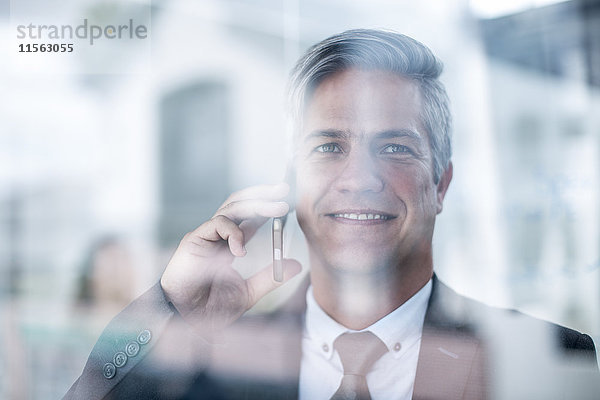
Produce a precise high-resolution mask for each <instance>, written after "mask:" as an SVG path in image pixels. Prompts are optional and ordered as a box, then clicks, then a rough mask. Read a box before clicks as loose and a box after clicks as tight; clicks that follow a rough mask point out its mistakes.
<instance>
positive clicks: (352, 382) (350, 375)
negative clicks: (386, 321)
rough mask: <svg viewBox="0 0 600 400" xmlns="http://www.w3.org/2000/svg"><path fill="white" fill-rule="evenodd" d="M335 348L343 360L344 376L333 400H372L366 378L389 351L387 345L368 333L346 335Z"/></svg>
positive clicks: (335, 343) (334, 344)
mask: <svg viewBox="0 0 600 400" xmlns="http://www.w3.org/2000/svg"><path fill="white" fill-rule="evenodd" d="M333 347H334V348H335V349H336V350H337V352H338V354H339V355H340V359H341V360H342V366H343V367H344V376H343V377H342V382H341V383H340V387H339V388H338V390H337V391H336V392H335V393H334V395H333V397H331V400H370V399H371V395H370V394H369V388H368V387H367V380H366V378H365V376H366V375H367V372H369V370H370V369H371V367H372V366H373V364H374V363H375V361H377V360H378V359H379V358H380V357H381V356H382V355H383V354H384V353H386V352H387V351H388V349H387V347H386V346H385V344H383V342H382V341H381V340H380V339H379V338H378V337H377V336H375V335H374V334H372V333H371V332H368V331H367V332H357V333H344V334H343V335H340V336H339V337H338V338H337V339H336V340H335V342H334V343H333Z"/></svg>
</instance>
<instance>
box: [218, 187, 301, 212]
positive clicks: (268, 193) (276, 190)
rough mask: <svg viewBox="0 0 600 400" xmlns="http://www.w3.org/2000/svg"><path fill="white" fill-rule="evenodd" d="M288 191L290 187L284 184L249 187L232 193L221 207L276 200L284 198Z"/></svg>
mask: <svg viewBox="0 0 600 400" xmlns="http://www.w3.org/2000/svg"><path fill="white" fill-rule="evenodd" d="M289 191H290V186H289V185H288V184H287V183H285V182H281V183H278V184H275V185H256V186H250V187H248V188H245V189H242V190H239V191H237V192H234V193H232V194H231V195H230V196H229V197H228V198H227V200H225V201H224V202H223V204H222V205H221V207H224V206H226V205H227V204H229V203H233V202H236V201H242V200H252V199H260V200H271V201H273V200H278V199H282V198H284V197H285V196H286V195H287V194H288V193H289Z"/></svg>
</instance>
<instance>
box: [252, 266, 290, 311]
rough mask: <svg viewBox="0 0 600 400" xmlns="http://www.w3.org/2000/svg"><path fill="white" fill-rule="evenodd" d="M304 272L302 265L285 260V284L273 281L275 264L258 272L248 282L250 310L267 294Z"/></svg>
mask: <svg viewBox="0 0 600 400" xmlns="http://www.w3.org/2000/svg"><path fill="white" fill-rule="evenodd" d="M300 271H302V265H300V263H299V262H298V261H296V260H293V259H288V258H284V259H283V282H276V281H275V280H274V279H273V264H272V263H271V264H269V265H267V266H266V267H265V268H263V269H261V270H260V271H258V272H257V273H256V274H254V275H252V276H251V277H250V278H248V279H247V280H246V286H247V287H248V294H249V296H248V297H249V302H250V304H248V308H251V307H252V306H254V305H255V304H256V303H257V302H258V301H259V300H260V299H262V298H263V297H264V296H265V295H266V294H267V293H269V292H271V291H273V290H274V289H276V288H278V287H279V286H281V285H283V284H284V283H286V282H287V281H289V280H290V279H292V278H293V277H294V276H296V275H298V274H299V273H300Z"/></svg>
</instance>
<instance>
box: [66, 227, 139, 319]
mask: <svg viewBox="0 0 600 400" xmlns="http://www.w3.org/2000/svg"><path fill="white" fill-rule="evenodd" d="M135 278H136V275H135V271H134V265H133V260H132V259H131V255H130V253H129V250H128V249H127V247H126V245H125V243H123V242H122V241H121V240H120V239H119V238H118V237H116V236H106V237H103V238H101V239H99V240H98V241H96V243H94V244H93V246H92V247H91V249H90V251H89V253H88V255H87V257H86V259H85V261H84V264H83V269H82V272H81V276H80V278H79V282H78V283H79V285H78V288H77V297H76V306H77V307H84V308H85V309H86V312H90V309H93V311H94V312H101V313H105V312H111V313H113V314H114V312H115V309H117V310H120V309H122V308H123V307H125V306H126V305H127V304H129V303H130V302H131V301H132V300H133V297H134V289H135Z"/></svg>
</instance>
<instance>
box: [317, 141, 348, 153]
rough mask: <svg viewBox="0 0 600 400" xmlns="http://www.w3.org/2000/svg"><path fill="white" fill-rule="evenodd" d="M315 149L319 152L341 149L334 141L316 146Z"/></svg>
mask: <svg viewBox="0 0 600 400" xmlns="http://www.w3.org/2000/svg"><path fill="white" fill-rule="evenodd" d="M315 151H318V152H319V153H341V152H342V149H340V146H338V145H337V144H335V143H326V144H322V145H320V146H317V148H316V149H315Z"/></svg>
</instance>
